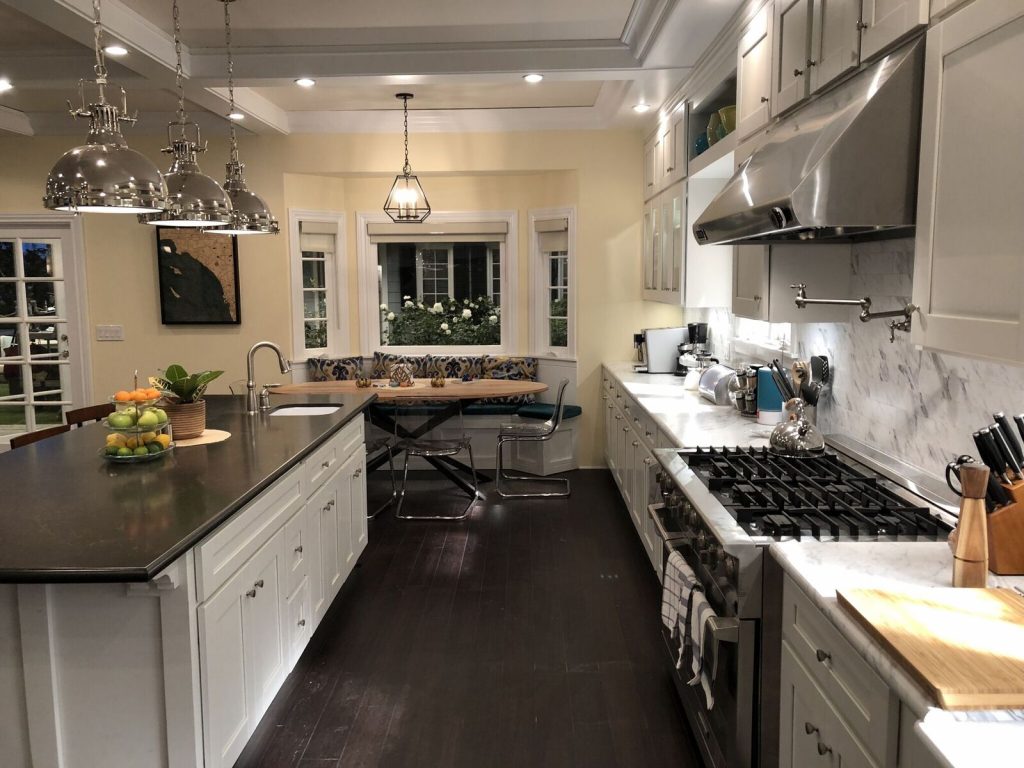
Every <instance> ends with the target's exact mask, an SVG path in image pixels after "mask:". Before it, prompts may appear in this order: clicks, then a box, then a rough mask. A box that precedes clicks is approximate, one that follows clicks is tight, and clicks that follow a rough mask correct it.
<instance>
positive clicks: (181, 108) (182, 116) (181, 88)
mask: <svg viewBox="0 0 1024 768" xmlns="http://www.w3.org/2000/svg"><path fill="white" fill-rule="evenodd" d="M171 13H172V15H173V17H174V55H175V57H177V64H176V66H175V68H174V84H175V86H176V87H177V89H178V123H180V124H181V131H182V135H184V132H185V120H186V119H187V118H188V114H186V112H185V82H184V77H185V74H184V72H183V71H182V68H181V19H180V17H179V15H178V0H173V2H172V3H171Z"/></svg>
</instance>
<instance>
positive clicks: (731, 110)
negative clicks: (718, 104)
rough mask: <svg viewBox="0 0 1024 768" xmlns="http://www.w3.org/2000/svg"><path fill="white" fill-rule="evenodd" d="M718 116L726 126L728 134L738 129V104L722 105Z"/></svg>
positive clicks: (723, 125)
mask: <svg viewBox="0 0 1024 768" xmlns="http://www.w3.org/2000/svg"><path fill="white" fill-rule="evenodd" d="M718 117H719V119H720V120H721V121H722V122H721V125H722V127H723V128H725V132H726V134H730V133H732V132H733V131H735V130H736V105H735V104H733V105H732V106H731V107H722V108H721V109H720V110H718Z"/></svg>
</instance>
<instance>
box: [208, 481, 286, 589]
mask: <svg viewBox="0 0 1024 768" xmlns="http://www.w3.org/2000/svg"><path fill="white" fill-rule="evenodd" d="M304 501H305V497H304V495H303V492H302V472H301V468H300V467H296V468H295V469H293V470H291V471H290V472H289V473H288V474H286V475H285V476H284V477H283V478H281V479H280V480H278V481H277V482H276V483H274V485H273V486H271V487H270V488H268V489H267V490H266V491H264V492H263V493H262V494H260V495H259V496H257V497H256V499H255V500H253V501H252V502H250V503H249V505H248V506H246V507H245V508H244V509H242V510H241V511H239V512H237V513H235V515H234V517H232V518H231V519H230V520H228V521H227V522H226V523H224V525H222V526H221V527H220V528H218V529H217V530H216V531H214V532H213V533H212V534H210V535H209V536H207V537H206V538H205V539H203V541H201V542H200V543H199V545H198V546H196V549H195V553H196V554H195V557H196V590H197V599H198V601H199V602H200V603H202V602H203V601H204V600H206V599H207V598H208V597H210V595H212V594H213V593H214V592H216V591H217V589H218V588H220V586H221V585H222V584H223V583H224V582H225V581H227V580H228V579H229V578H230V577H231V575H232V574H233V573H235V571H237V570H238V569H239V568H241V567H242V565H243V564H244V563H245V561H246V560H248V559H249V558H250V557H251V556H252V555H253V554H255V552H256V551H257V550H258V549H259V548H260V547H262V546H263V545H264V544H265V543H266V542H267V541H269V540H270V538H271V537H272V536H273V535H274V534H275V533H277V532H278V531H279V530H280V529H281V527H282V526H283V525H284V523H285V521H286V520H288V519H289V518H291V517H292V516H293V515H294V514H295V513H296V512H298V511H299V510H300V509H301V508H302V505H303V502H304Z"/></svg>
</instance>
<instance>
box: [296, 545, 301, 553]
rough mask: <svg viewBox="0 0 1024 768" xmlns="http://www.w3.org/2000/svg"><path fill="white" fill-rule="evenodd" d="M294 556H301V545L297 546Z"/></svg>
mask: <svg viewBox="0 0 1024 768" xmlns="http://www.w3.org/2000/svg"><path fill="white" fill-rule="evenodd" d="M295 554H297V555H301V554H302V545H301V544H299V546H297V547H296V548H295Z"/></svg>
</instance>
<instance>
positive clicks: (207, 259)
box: [156, 227, 242, 325]
mask: <svg viewBox="0 0 1024 768" xmlns="http://www.w3.org/2000/svg"><path fill="white" fill-rule="evenodd" d="M156 258H157V271H158V273H159V275H160V320H161V322H162V323H163V324H164V325H238V324H239V323H241V322H242V307H241V301H240V295H239V289H238V238H237V237H236V236H235V235H211V234H209V233H207V232H201V231H199V230H198V229H193V228H191V227H157V228H156Z"/></svg>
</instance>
